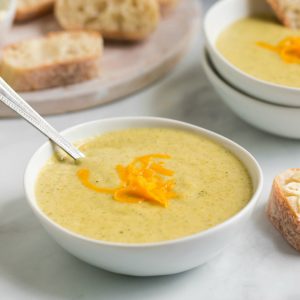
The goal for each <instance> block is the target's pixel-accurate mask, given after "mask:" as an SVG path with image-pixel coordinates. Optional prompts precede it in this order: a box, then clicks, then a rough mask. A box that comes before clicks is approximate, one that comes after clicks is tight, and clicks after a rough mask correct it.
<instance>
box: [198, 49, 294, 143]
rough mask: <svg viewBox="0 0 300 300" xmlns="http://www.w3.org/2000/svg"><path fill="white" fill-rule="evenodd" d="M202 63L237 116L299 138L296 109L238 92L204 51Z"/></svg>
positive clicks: (260, 127) (281, 133)
mask: <svg viewBox="0 0 300 300" xmlns="http://www.w3.org/2000/svg"><path fill="white" fill-rule="evenodd" d="M203 66H204V70H205V73H206V75H207V77H208V79H209V81H210V82H211V84H212V85H213V87H214V88H215V90H216V92H217V93H218V94H219V96H220V97H221V99H222V100H224V102H225V103H226V104H227V105H228V106H229V107H230V108H231V109H232V110H233V111H234V112H235V113H236V114H237V115H238V116H239V117H240V118H241V119H243V120H245V121H246V122H247V123H249V124H251V125H253V126H255V127H257V128H259V129H262V130H264V131H267V132H269V133H272V134H275V135H280V136H283V137H288V138H294V139H299V138H300V130H299V128H300V108H297V107H288V106H281V105H276V104H271V103H267V102H264V101H261V100H259V99H257V98H254V97H251V96H249V95H247V94H245V93H242V92H241V91H239V90H237V89H236V88H234V87H233V86H232V85H230V84H229V83H227V82H226V81H225V80H224V79H223V78H222V77H221V76H220V75H219V74H218V73H217V71H216V70H215V69H214V66H213V64H212V62H211V61H210V59H209V56H208V54H207V53H206V54H204V56H203Z"/></svg>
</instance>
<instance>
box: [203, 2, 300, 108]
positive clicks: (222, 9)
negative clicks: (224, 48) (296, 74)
mask: <svg viewBox="0 0 300 300" xmlns="http://www.w3.org/2000/svg"><path fill="white" fill-rule="evenodd" d="M255 14H256V15H257V14H272V12H271V10H270V8H269V7H268V5H267V4H266V1H264V0H222V1H218V2H217V3H216V4H215V5H213V6H212V7H211V8H210V10H209V11H208V12H207V14H206V16H205V19H204V35H205V40H206V46H207V49H208V52H209V55H210V57H211V59H212V61H213V63H214V66H215V67H216V69H217V70H218V72H219V73H220V74H221V75H222V77H223V78H225V79H226V80H227V81H228V82H229V83H231V84H232V85H233V86H235V87H237V88H238V89H240V90H241V91H244V92H246V93H247V94H249V95H251V96H255V97H257V98H259V99H262V100H265V101H268V102H270V103H276V104H280V105H288V106H296V107H300V89H299V88H291V87H287V86H283V85H278V84H273V83H270V82H267V81H263V80H259V79H257V78H255V77H253V76H251V75H248V74H246V73H245V72H243V71H241V70H240V69H238V68H237V67H235V66H234V65H233V64H231V63H230V62H229V61H227V60H226V59H225V58H224V56H223V55H222V54H221V53H220V52H219V51H218V49H217V48H216V46H215V45H216V40H217V38H218V36H219V35H220V33H221V32H222V31H223V30H224V29H225V28H226V27H227V26H228V25H230V24H232V23H233V22H235V21H237V20H238V19H241V18H244V17H247V16H250V15H255Z"/></svg>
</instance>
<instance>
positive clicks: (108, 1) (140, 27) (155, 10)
mask: <svg viewBox="0 0 300 300" xmlns="http://www.w3.org/2000/svg"><path fill="white" fill-rule="evenodd" d="M55 15H56V18H57V20H58V22H59V23H60V25H61V26H62V27H63V28H64V29H88V30H97V31H99V32H100V33H101V34H102V36H103V37H104V38H108V39H115V40H143V39H145V38H147V37H148V36H149V35H150V34H151V33H152V32H153V31H154V30H155V28H156V27H157V25H158V23H159V17H160V9H159V5H158V2H157V0H138V1H137V0H135V1H132V0H122V1H120V0H89V1H85V0H57V1H56V4H55Z"/></svg>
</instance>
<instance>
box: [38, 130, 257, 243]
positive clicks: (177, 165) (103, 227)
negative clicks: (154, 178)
mask: <svg viewBox="0 0 300 300" xmlns="http://www.w3.org/2000/svg"><path fill="white" fill-rule="evenodd" d="M80 145H81V146H80V149H81V150H82V151H83V152H84V153H85V154H86V158H85V159H84V160H83V161H82V163H80V164H79V165H75V164H73V163H72V162H70V161H65V162H61V161H58V160H57V159H56V158H55V157H53V158H51V159H50V160H49V161H48V162H47V163H46V165H45V166H44V168H43V169H42V170H41V173H40V174H39V177H38V180H37V183H36V195H37V199H38V205H39V206H40V208H41V209H42V210H43V211H44V212H45V214H46V215H48V217H49V218H51V219H52V220H53V221H55V222H57V223H58V224H60V225H61V226H63V227H65V228H67V229H69V230H71V231H73V232H76V233H78V234H81V235H83V236H86V237H89V238H93V239H98V240H104V241H113V242H124V243H148V242H158V241H164V240H170V239H176V238H179V237H182V236H187V235H190V234H194V233H197V232H199V231H202V230H205V229H207V228H210V227H212V226H214V225H216V224H218V223H221V222H223V221H224V220H226V219H228V218H230V217H231V216H232V215H234V214H235V213H237V212H238V211H239V210H241V209H242V208H243V207H244V206H245V205H246V204H247V202H248V201H249V199H250V198H251V195H252V184H251V180H250V177H249V175H248V173H247V171H246V169H245V167H244V166H243V164H242V163H241V162H240V161H239V160H238V159H237V158H236V157H235V156H234V155H233V154H231V153H230V152H229V151H228V150H226V149H225V148H224V147H222V146H220V145H219V144H216V143H215V142H213V141H211V140H209V139H207V138H206V137H201V136H199V135H195V134H192V133H188V132H186V131H178V130H173V129H166V128H163V129H161V128H148V129H147V128H139V129H126V130H122V131H115V132H110V133H106V134H103V135H101V136H98V137H94V138H91V139H88V140H86V141H83V142H82V143H80ZM153 153H165V154H168V155H170V156H171V158H170V159H168V160H167V161H166V165H165V166H166V167H167V168H169V169H171V170H173V171H174V179H175V182H176V185H175V188H174V191H175V192H176V194H177V196H176V197H175V198H174V199H171V200H170V202H169V205H168V207H163V206H161V205H158V204H155V203H152V202H149V201H140V202H138V203H123V202H118V201H116V200H114V199H113V197H112V195H108V194H105V193H97V192H96V191H93V190H91V189H88V188H87V187H85V186H84V185H83V184H82V183H81V182H80V180H79V178H78V176H77V175H76V174H77V172H78V170H80V169H81V168H86V169H88V170H90V172H91V177H90V181H91V182H92V183H93V184H94V185H97V186H101V187H106V188H107V187H108V188H113V187H115V186H117V185H118V184H119V182H120V179H119V177H118V175H117V172H116V165H118V164H122V165H128V164H129V163H130V162H131V161H132V160H133V159H134V158H136V157H139V156H143V155H148V154H153Z"/></svg>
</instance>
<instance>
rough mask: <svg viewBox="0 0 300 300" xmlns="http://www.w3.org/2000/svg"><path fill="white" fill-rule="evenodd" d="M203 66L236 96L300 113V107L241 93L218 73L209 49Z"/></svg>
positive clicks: (204, 53)
mask: <svg viewBox="0 0 300 300" xmlns="http://www.w3.org/2000/svg"><path fill="white" fill-rule="evenodd" d="M202 65H203V68H204V69H207V70H209V72H210V73H211V74H212V75H213V76H214V78H215V79H216V80H217V81H218V82H219V83H220V84H222V85H223V86H224V87H225V88H226V89H229V90H231V91H233V92H234V93H235V94H237V95H239V97H243V98H244V99H246V100H247V101H254V102H257V103H259V104H260V105H264V106H272V107H274V108H277V109H285V110H291V111H296V110H299V112H300V107H298V106H290V105H280V104H277V103H273V102H269V101H265V100H261V99H259V98H257V97H255V96H252V95H249V94H247V93H246V92H244V91H241V90H240V89H238V88H236V87H234V86H233V85H232V84H231V83H229V82H227V81H226V79H224V78H223V77H222V75H221V74H220V73H219V72H218V70H216V67H215V66H214V64H213V62H212V59H211V57H210V55H209V53H208V51H207V49H204V50H203V53H202ZM209 81H210V80H209Z"/></svg>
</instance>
